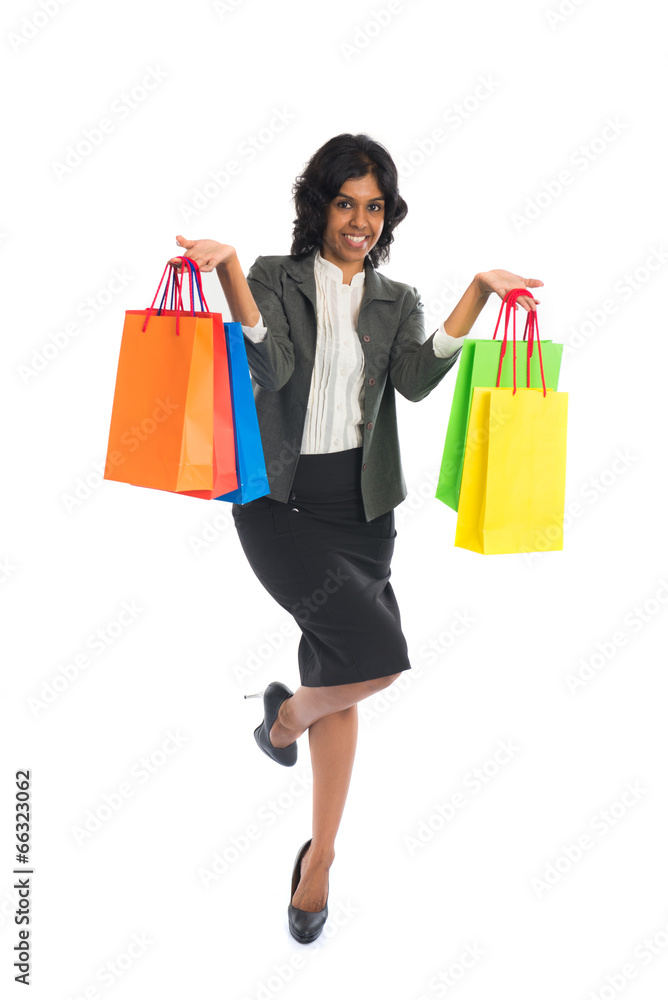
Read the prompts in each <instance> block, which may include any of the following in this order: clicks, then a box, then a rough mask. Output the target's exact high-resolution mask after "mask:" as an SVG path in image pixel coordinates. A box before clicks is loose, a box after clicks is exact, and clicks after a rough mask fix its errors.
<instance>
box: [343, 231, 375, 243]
mask: <svg viewBox="0 0 668 1000" xmlns="http://www.w3.org/2000/svg"><path fill="white" fill-rule="evenodd" d="M343 237H344V239H346V240H348V242H349V243H355V244H356V245H357V246H361V245H362V243H365V242H366V240H368V239H369V234H368V233H367V235H366V236H359V235H357V234H356V233H343Z"/></svg>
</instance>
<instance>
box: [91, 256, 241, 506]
mask: <svg viewBox="0 0 668 1000" xmlns="http://www.w3.org/2000/svg"><path fill="white" fill-rule="evenodd" d="M169 270H170V265H167V267H166V268H165V271H164V272H163V276H162V278H161V280H160V285H159V286H158V291H157V292H156V294H155V296H154V299H153V302H152V304H151V306H150V307H149V308H148V309H144V310H128V311H127V312H126V314H125V323H124V327H123V337H122V341H121V348H120V353H119V360H118V369H117V374H116V386H115V390H114V400H113V406H112V415H111V422H110V429H109V439H108V445H107V461H106V464H105V473H104V478H105V479H110V480H115V481H117V482H124V483H131V484H132V485H135V486H144V487H149V488H152V489H161V490H168V491H170V492H179V491H181V492H186V491H190V490H197V491H199V490H204V491H209V490H211V489H212V488H213V483H214V354H215V350H214V334H213V317H212V315H211V314H209V313H208V312H200V313H195V309H194V297H193V288H192V271H191V269H190V268H188V269H187V270H188V273H189V275H190V278H191V306H192V308H191V313H190V315H189V314H187V313H186V312H185V311H184V308H183V300H182V293H181V283H178V286H177V283H176V281H175V283H174V286H173V288H172V303H171V304H172V306H173V307H174V308H172V309H166V308H165V303H166V298H167V292H168V286H169V278H168V280H167V285H166V286H165V291H164V294H163V297H162V301H161V303H160V306H159V307H158V309H155V308H154V306H155V302H156V299H157V298H158V295H159V293H160V289H161V287H162V282H163V280H164V278H165V274H166V273H167V272H168V271H169ZM182 279H183V271H182V273H181V281H182ZM230 423H231V420H230ZM231 454H232V453H231V452H230V455H231Z"/></svg>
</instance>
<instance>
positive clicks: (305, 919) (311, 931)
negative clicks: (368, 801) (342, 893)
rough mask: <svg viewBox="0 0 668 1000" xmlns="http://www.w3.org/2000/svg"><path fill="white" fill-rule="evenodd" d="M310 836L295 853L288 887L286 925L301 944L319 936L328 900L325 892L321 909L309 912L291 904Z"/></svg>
mask: <svg viewBox="0 0 668 1000" xmlns="http://www.w3.org/2000/svg"><path fill="white" fill-rule="evenodd" d="M312 839H313V838H312V837H310V838H309V839H308V840H307V841H306V843H305V844H302V846H301V847H300V848H299V853H298V854H297V860H296V861H295V866H294V868H293V869H292V888H291V889H290V905H289V906H288V926H289V928H290V933H291V934H292V936H293V938H295V940H296V941H299V942H300V943H301V944H310V943H311V941H315V939H316V938H317V937H320V934H321V932H322V929H323V927H324V926H325V921H326V920H327V907H328V902H329V892H328V893H327V899H326V900H325V905H324V906H323V908H322V910H316V912H315V913H311V912H310V911H309V910H300V909H299V908H298V907H297V906H293V905H292V897H293V896H294V894H295V892H296V891H297V886H298V885H299V880H300V878H301V874H302V858H303V857H304V855H305V854H306V852H307V851H308V849H309V847H310V844H311V840H312Z"/></svg>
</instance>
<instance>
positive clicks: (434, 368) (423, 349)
mask: <svg viewBox="0 0 668 1000" xmlns="http://www.w3.org/2000/svg"><path fill="white" fill-rule="evenodd" d="M407 287H410V289H411V292H412V295H411V294H408V295H406V297H405V299H404V305H403V309H404V311H405V312H406V315H405V317H404V318H403V319H402V321H401V324H400V326H399V329H398V330H397V333H396V335H395V337H394V341H393V342H392V347H391V349H390V381H391V383H392V385H393V386H394V388H395V389H396V390H397V391H398V392H400V393H401V395H402V396H405V397H406V399H410V400H411V401H412V402H418V400H420V399H424V397H425V396H428V395H429V393H430V392H431V390H432V389H434V388H435V387H436V386H437V385H438V383H439V382H440V381H441V379H442V378H443V376H444V375H445V373H446V372H448V371H449V370H450V369H451V368H452V366H453V365H454V364H455V362H456V361H457V358H458V357H459V353H460V352H459V351H457V352H456V353H455V354H453V355H452V356H451V357H449V358H439V357H437V356H436V355H435V354H434V347H433V341H434V337H435V336H436V331H434V333H432V334H431V336H430V337H428V338H427V339H426V340H425V335H426V334H425V326H424V307H423V304H422V299H421V298H420V293H419V292H418V290H417V288H413V287H412V286H407ZM462 343H463V341H462Z"/></svg>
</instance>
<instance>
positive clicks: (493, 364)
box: [436, 299, 564, 510]
mask: <svg viewBox="0 0 668 1000" xmlns="http://www.w3.org/2000/svg"><path fill="white" fill-rule="evenodd" d="M504 309H506V326H505V328H504V333H505V331H506V329H507V325H508V319H509V312H508V309H507V302H506V299H504V301H503V302H502V303H501V309H500V311H499V316H498V319H497V321H496V327H495V329H494V336H493V338H492V340H473V339H472V340H465V341H464V343H463V345H462V350H461V353H460V355H459V362H458V369H457V381H456V382H455V391H454V394H453V397H452V406H451V408H450V419H449V421H448V429H447V433H446V437H445V445H444V447H443V456H442V459H441V468H440V471H439V477H438V484H437V486H436V498H437V499H438V500H441V501H442V502H443V503H444V504H447V506H448V507H451V508H452V509H453V510H457V508H458V506H459V491H460V488H461V480H462V469H463V466H464V446H465V442H466V431H467V428H468V423H469V416H470V412H471V400H472V397H473V389H474V387H475V386H487V387H490V388H491V387H493V386H495V385H496V381H497V374H498V369H499V361H500V357H501V347H502V342H501V340H496V334H497V330H498V329H499V323H500V320H501V316H502V314H503V312H504ZM528 320H529V316H528V314H527V323H528ZM527 335H528V326H525V329H524V338H523V339H522V340H521V341H518V342H517V343H516V366H517V374H518V377H519V379H520V383H519V384H520V385H521V386H523V387H527V386H528V385H530V384H531V381H533V384H534V385H536V384H537V383H538V381H539V379H540V371H539V360H538V355H537V353H536V352H535V351H533V352H532V350H531V345H529V343H528V342H527V340H526V338H527ZM541 345H542V350H543V366H544V372H545V382H546V385H547V387H548V388H550V389H557V388H558V383H559V369H560V367H561V354H562V350H563V346H564V345H563V344H555V343H553V342H552V341H551V340H541ZM512 384H513V363H512V358H511V357H510V356H509V355H508V356H507V357H505V358H504V359H503V363H502V365H501V380H500V385H501V386H503V387H505V386H510V385H512Z"/></svg>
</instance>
